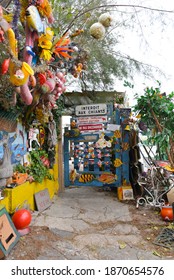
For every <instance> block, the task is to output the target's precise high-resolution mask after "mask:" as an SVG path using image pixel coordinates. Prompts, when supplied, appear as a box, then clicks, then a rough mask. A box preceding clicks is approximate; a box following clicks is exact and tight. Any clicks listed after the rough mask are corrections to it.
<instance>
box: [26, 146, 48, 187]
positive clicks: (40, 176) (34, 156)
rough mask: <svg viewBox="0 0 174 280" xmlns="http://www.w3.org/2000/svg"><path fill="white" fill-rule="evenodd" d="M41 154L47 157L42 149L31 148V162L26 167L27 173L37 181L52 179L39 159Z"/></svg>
mask: <svg viewBox="0 0 174 280" xmlns="http://www.w3.org/2000/svg"><path fill="white" fill-rule="evenodd" d="M41 156H45V157H48V155H47V153H46V152H45V151H43V150H32V151H31V152H30V160H31V164H30V166H29V167H28V171H29V174H30V175H31V176H33V178H34V180H35V181H36V182H39V183H41V182H42V181H43V180H44V179H49V180H53V176H52V174H50V172H49V169H48V168H47V167H45V166H44V165H43V163H42V161H41V159H40V157H41Z"/></svg>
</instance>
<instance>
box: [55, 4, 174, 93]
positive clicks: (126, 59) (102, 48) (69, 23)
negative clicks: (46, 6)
mask: <svg viewBox="0 0 174 280" xmlns="http://www.w3.org/2000/svg"><path fill="white" fill-rule="evenodd" d="M137 2H138V3H139V5H130V4H129V1H127V3H126V4H122V5H120V4H119V3H117V1H101V0H100V1H99V0H96V1H80V0H76V1H72V0H68V1H66V3H65V2H64V1H61V0H59V1H56V0H55V1H53V0H52V3H53V7H54V11H56V13H57V17H56V19H57V20H56V24H55V25H56V26H59V28H58V30H57V32H58V33H59V34H63V33H64V32H66V31H70V32H72V33H73V32H75V30H77V29H83V30H84V32H83V33H82V34H81V35H80V36H77V37H76V38H74V40H75V42H77V44H80V46H82V48H83V49H84V50H86V51H87V54H88V61H87V71H82V74H81V76H80V79H78V80H74V79H73V80H72V79H70V83H71V85H72V83H73V82H75V81H76V86H78V87H79V88H81V89H82V91H83V90H96V89H97V90H113V88H114V87H115V84H116V81H117V80H121V79H123V78H127V77H129V78H132V77H133V76H134V74H135V72H137V71H138V72H139V71H140V72H141V73H143V74H144V75H146V76H153V74H154V72H155V73H156V72H157V74H159V73H160V74H161V72H162V71H160V70H159V69H157V67H153V66H152V65H150V62H149V63H143V62H142V61H140V60H139V58H138V56H137V58H132V57H130V55H128V54H125V53H123V52H122V50H120V49H119V47H120V46H119V41H121V40H122V39H123V32H124V30H129V32H132V31H133V30H136V32H137V34H138V35H139V36H140V41H141V46H142V47H143V48H145V47H146V48H147V47H148V45H149V44H150V43H149V42H148V40H147V38H146V36H145V34H144V33H145V32H144V30H145V25H147V26H149V27H150V26H153V25H154V24H155V23H156V22H159V21H160V22H162V24H161V26H162V28H164V27H165V25H166V24H169V23H170V20H171V19H170V17H169V16H166V14H167V15H170V14H171V15H172V11H170V10H169V11H167V10H166V11H164V10H163V9H160V8H155V7H152V6H149V7H147V6H143V5H142V2H143V1H137ZM79 7H80V8H79ZM104 12H109V13H110V14H111V15H112V16H113V18H114V20H113V21H114V22H113V25H112V26H111V27H110V28H108V30H107V32H106V35H105V37H104V38H103V40H100V41H99V40H96V39H94V38H92V37H91V36H90V33H89V29H90V26H91V25H92V24H93V23H94V22H96V21H98V18H99V16H100V15H101V14H102V13H104ZM142 13H144V14H145V16H146V21H145V22H142V21H141V18H142V17H143V14H142ZM142 44H143V45H142ZM91 46H92V48H91ZM153 70H155V71H153Z"/></svg>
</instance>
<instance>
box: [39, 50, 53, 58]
mask: <svg viewBox="0 0 174 280" xmlns="http://www.w3.org/2000/svg"><path fill="white" fill-rule="evenodd" d="M51 57H52V52H50V51H49V50H46V49H43V50H42V52H41V54H40V58H41V59H42V58H43V59H44V60H47V61H49V60H50V59H51Z"/></svg>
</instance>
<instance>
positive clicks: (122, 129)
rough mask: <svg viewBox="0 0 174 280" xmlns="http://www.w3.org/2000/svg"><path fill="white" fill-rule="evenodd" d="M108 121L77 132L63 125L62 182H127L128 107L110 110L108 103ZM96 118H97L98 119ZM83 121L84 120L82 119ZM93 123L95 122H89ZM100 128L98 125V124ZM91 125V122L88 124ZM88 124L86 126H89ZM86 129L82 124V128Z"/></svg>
mask: <svg viewBox="0 0 174 280" xmlns="http://www.w3.org/2000/svg"><path fill="white" fill-rule="evenodd" d="M107 107H108V110H107V122H106V123H104V124H103V125H102V129H99V130H98V131H92V132H90V131H80V130H79V128H80V126H81V127H82V124H80V123H79V121H78V117H76V118H75V119H74V120H73V121H75V122H76V124H77V125H76V127H75V128H71V129H68V128H67V129H66V128H65V133H64V184H65V187H68V186H71V185H75V186H101V187H102V186H110V187H119V186H122V185H129V184H130V183H129V129H128V125H127V124H126V119H128V118H129V116H130V109H129V108H122V109H116V110H114V111H113V106H112V105H111V104H109V105H107ZM98 119H99V118H98ZM85 120H86V119H85ZM92 125H96V124H94V123H93V124H92ZM98 125H99V128H100V124H98ZM88 127H89V128H91V126H90V125H88ZM88 127H87V128H88ZM84 128H86V124H84V126H83V128H82V129H84Z"/></svg>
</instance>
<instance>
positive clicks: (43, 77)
mask: <svg viewBox="0 0 174 280" xmlns="http://www.w3.org/2000/svg"><path fill="white" fill-rule="evenodd" d="M37 75H38V79H39V83H40V84H41V85H43V84H44V83H45V82H46V76H45V75H44V74H43V73H38V74H37Z"/></svg>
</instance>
